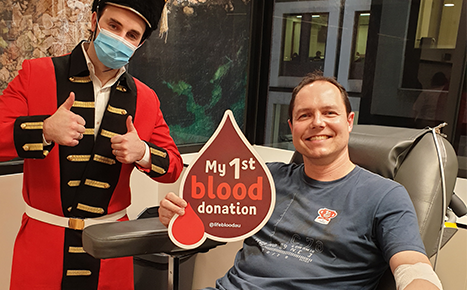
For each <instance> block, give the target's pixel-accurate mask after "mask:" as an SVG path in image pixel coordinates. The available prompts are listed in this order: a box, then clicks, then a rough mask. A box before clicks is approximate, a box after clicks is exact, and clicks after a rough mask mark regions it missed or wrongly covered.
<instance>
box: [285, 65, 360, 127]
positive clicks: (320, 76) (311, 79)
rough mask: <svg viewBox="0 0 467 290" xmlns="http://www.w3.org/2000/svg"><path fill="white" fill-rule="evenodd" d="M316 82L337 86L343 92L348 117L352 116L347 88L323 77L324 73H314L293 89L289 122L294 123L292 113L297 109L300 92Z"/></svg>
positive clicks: (331, 78)
mask: <svg viewBox="0 0 467 290" xmlns="http://www.w3.org/2000/svg"><path fill="white" fill-rule="evenodd" d="M315 81H325V82H329V83H331V84H333V85H334V86H336V87H337V88H338V89H339V91H340V92H341V96H342V101H343V102H344V105H345V110H346V112H347V116H348V115H349V114H350V112H352V107H351V106H350V101H349V95H348V94H347V91H346V90H345V88H344V87H343V86H342V85H341V84H340V83H338V82H337V81H336V79H335V78H333V77H325V76H323V74H322V72H313V73H309V74H307V75H306V76H305V77H304V78H303V79H302V80H301V81H300V83H299V84H298V85H297V86H296V87H295V88H294V89H293V92H292V99H291V100H290V103H289V120H290V122H291V123H292V122H293V119H292V113H293V109H294V107H295V98H296V96H297V94H298V92H300V90H301V89H302V88H303V87H304V86H306V85H309V84H311V83H313V82H315Z"/></svg>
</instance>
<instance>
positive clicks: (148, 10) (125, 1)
mask: <svg viewBox="0 0 467 290" xmlns="http://www.w3.org/2000/svg"><path fill="white" fill-rule="evenodd" d="M105 5H113V6H116V7H120V8H124V9H128V10H130V11H132V12H134V13H136V14H137V15H139V16H140V17H141V18H143V20H144V21H145V22H146V32H145V33H144V36H143V39H146V38H148V37H149V35H151V33H152V31H154V30H156V29H157V25H158V24H159V20H160V18H161V14H162V10H163V9H164V5H165V0H94V2H93V3H92V12H96V11H97V12H99V11H102V9H103V8H104V7H105ZM98 14H99V13H98Z"/></svg>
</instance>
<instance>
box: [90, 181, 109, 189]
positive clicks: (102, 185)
mask: <svg viewBox="0 0 467 290" xmlns="http://www.w3.org/2000/svg"><path fill="white" fill-rule="evenodd" d="M84 184H86V185H88V186H92V187H98V188H103V189H107V188H109V187H110V184H108V183H107V182H101V181H97V180H91V179H86V181H84Z"/></svg>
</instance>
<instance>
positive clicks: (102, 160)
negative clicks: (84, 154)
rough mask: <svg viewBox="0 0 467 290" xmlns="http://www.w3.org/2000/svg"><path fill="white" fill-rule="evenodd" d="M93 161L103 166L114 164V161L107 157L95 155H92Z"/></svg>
mask: <svg viewBox="0 0 467 290" xmlns="http://www.w3.org/2000/svg"><path fill="white" fill-rule="evenodd" d="M94 161H97V162H100V163H105V164H108V165H114V164H115V160H114V159H112V158H107V157H104V156H101V155H97V154H96V155H94Z"/></svg>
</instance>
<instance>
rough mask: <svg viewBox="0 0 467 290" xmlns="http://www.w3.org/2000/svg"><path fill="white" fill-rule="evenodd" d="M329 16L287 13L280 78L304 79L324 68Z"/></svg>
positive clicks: (283, 30) (325, 14)
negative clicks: (311, 72)
mask: <svg viewBox="0 0 467 290" xmlns="http://www.w3.org/2000/svg"><path fill="white" fill-rule="evenodd" d="M327 30H328V13H320V14H312V13H304V14H285V15H284V24H283V29H282V33H283V36H282V47H283V50H282V62H281V70H280V75H281V76H298V77H300V76H303V75H304V74H306V73H307V72H310V71H315V70H323V69H324V57H325V53H326V39H327Z"/></svg>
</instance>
